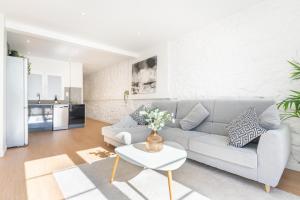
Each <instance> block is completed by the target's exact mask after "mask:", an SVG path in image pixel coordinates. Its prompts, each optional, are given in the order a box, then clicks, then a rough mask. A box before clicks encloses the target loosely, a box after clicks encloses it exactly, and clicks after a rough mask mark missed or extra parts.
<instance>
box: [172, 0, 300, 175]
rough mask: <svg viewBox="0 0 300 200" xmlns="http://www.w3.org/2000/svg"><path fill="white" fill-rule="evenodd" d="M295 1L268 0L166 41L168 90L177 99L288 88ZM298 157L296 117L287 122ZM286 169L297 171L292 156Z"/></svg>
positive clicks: (296, 37) (295, 49)
mask: <svg viewBox="0 0 300 200" xmlns="http://www.w3.org/2000/svg"><path fill="white" fill-rule="evenodd" d="M299 10H300V1H299V0H286V1H282V0H268V1H263V2H262V3H260V4H257V5H255V6H254V7H251V8H249V9H247V10H244V11H242V12H240V13H237V14H235V15H233V16H231V17H228V18H225V19H223V20H222V21H219V22H217V23H215V24H211V25H210V26H209V27H206V28H205V29H203V30H201V31H197V32H194V33H191V34H188V35H186V36H185V37H182V38H180V39H178V40H176V41H173V42H171V43H170V45H169V61H170V63H169V64H170V66H171V68H170V69H171V70H170V82H169V83H170V94H171V96H172V97H176V98H179V99H193V98H205V97H216V96H234V97H238V96H243V97H244V96H251V97H253V96H263V97H271V98H274V99H276V100H278V101H280V100H282V99H283V98H284V97H286V96H287V95H288V94H289V90H291V89H296V90H300V82H299V81H291V80H290V78H289V73H290V71H291V69H292V67H291V66H290V65H289V64H288V63H287V60H289V59H293V58H295V59H298V61H300V23H299V22H300V13H299ZM289 124H290V126H291V129H292V132H293V140H292V142H293V157H297V159H298V160H300V138H299V136H300V120H299V119H293V120H292V121H290V122H289ZM289 167H290V168H293V169H298V170H300V165H299V164H297V162H296V161H295V160H294V159H291V160H290V162H289Z"/></svg>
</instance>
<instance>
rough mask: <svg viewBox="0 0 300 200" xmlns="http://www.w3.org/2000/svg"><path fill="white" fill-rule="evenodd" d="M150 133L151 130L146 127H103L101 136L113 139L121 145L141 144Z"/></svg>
mask: <svg viewBox="0 0 300 200" xmlns="http://www.w3.org/2000/svg"><path fill="white" fill-rule="evenodd" d="M150 133H151V130H150V129H149V128H147V127H146V126H137V127H133V128H117V127H113V126H105V127H103V128H102V135H103V136H105V137H108V138H110V139H113V140H115V141H117V142H119V143H121V144H132V143H137V142H143V141H145V140H146V138H147V136H148V135H149V134H150Z"/></svg>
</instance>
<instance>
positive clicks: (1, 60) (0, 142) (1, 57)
mask: <svg viewBox="0 0 300 200" xmlns="http://www.w3.org/2000/svg"><path fill="white" fill-rule="evenodd" d="M6 47H7V46H6V31H5V19H4V15H2V14H1V13H0V157H2V156H4V153H5V151H6V134H5V133H6V130H5V128H6V121H5V115H6V103H5V99H6V95H5V93H6V79H5V77H6V75H5V74H6V70H5V68H6V63H5V60H6V54H7V50H6Z"/></svg>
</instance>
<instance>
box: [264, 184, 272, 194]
mask: <svg viewBox="0 0 300 200" xmlns="http://www.w3.org/2000/svg"><path fill="white" fill-rule="evenodd" d="M265 191H266V192H267V193H269V192H270V191H271V186H269V185H265Z"/></svg>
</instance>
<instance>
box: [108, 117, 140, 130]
mask: <svg viewBox="0 0 300 200" xmlns="http://www.w3.org/2000/svg"><path fill="white" fill-rule="evenodd" d="M112 126H113V127H115V128H132V127H137V126H138V123H137V122H136V121H135V120H134V119H132V117H131V116H129V115H127V116H125V117H123V118H122V119H121V120H120V121H119V122H118V123H115V124H114V125H112Z"/></svg>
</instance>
